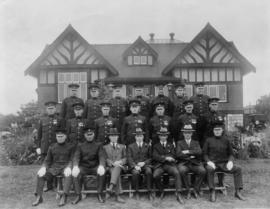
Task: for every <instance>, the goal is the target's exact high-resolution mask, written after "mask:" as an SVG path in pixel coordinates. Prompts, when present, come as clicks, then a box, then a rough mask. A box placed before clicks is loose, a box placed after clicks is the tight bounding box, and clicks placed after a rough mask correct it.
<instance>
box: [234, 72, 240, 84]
mask: <svg viewBox="0 0 270 209" xmlns="http://www.w3.org/2000/svg"><path fill="white" fill-rule="evenodd" d="M234 81H241V72H240V69H234Z"/></svg>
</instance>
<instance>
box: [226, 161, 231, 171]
mask: <svg viewBox="0 0 270 209" xmlns="http://www.w3.org/2000/svg"><path fill="white" fill-rule="evenodd" d="M226 167H227V169H228V170H229V171H230V170H232V168H233V162H232V161H228V163H227V165H226Z"/></svg>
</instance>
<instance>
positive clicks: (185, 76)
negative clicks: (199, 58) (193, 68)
mask: <svg viewBox="0 0 270 209" xmlns="http://www.w3.org/2000/svg"><path fill="white" fill-rule="evenodd" d="M181 78H182V79H185V80H188V71H187V69H182V76H181Z"/></svg>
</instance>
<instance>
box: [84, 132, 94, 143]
mask: <svg viewBox="0 0 270 209" xmlns="http://www.w3.org/2000/svg"><path fill="white" fill-rule="evenodd" d="M84 137H85V139H86V141H88V142H91V141H93V140H94V138H95V134H94V132H85V133H84Z"/></svg>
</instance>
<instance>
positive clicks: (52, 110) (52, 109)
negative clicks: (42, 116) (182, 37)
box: [46, 106, 56, 115]
mask: <svg viewBox="0 0 270 209" xmlns="http://www.w3.org/2000/svg"><path fill="white" fill-rule="evenodd" d="M46 112H47V114H48V115H53V114H54V113H55V112H56V107H55V106H48V107H46Z"/></svg>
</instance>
